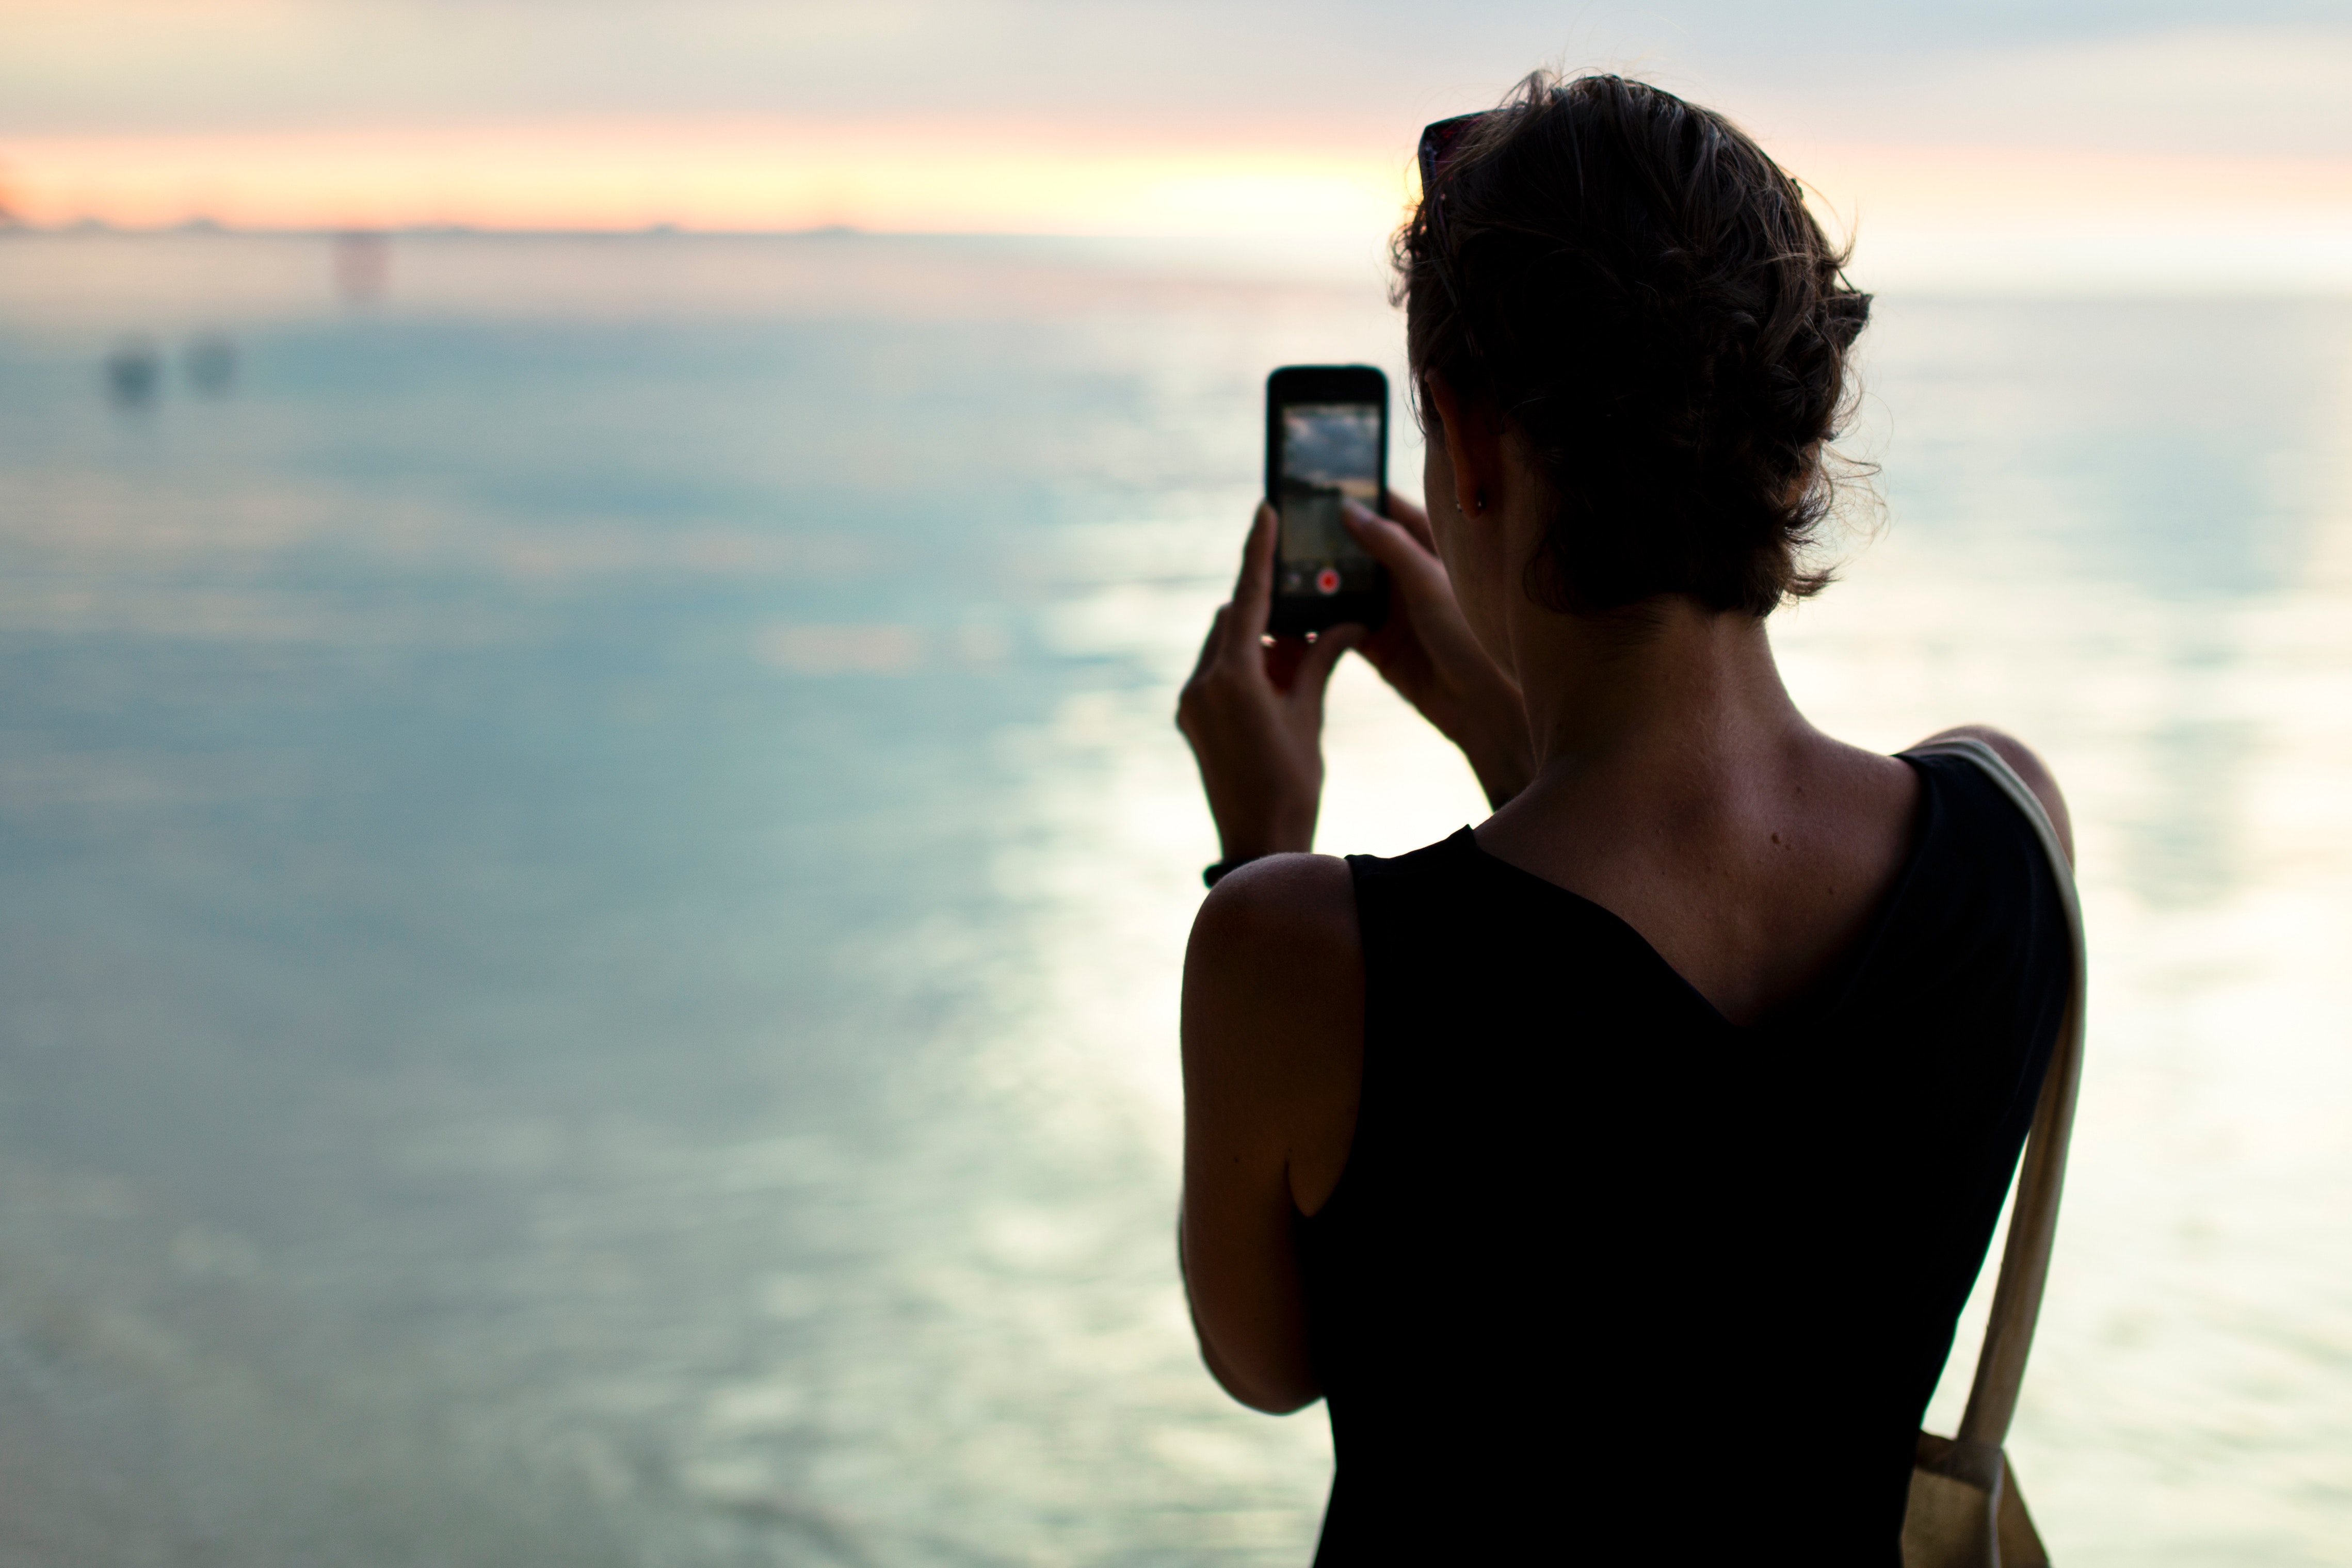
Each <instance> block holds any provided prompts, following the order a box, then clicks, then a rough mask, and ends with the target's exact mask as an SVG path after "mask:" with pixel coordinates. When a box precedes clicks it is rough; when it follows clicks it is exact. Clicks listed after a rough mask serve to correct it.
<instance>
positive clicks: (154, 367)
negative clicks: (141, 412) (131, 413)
mask: <svg viewBox="0 0 2352 1568" xmlns="http://www.w3.org/2000/svg"><path fill="white" fill-rule="evenodd" d="M162 380H163V356H162V355H161V354H159V353H158V352H157V351H156V349H155V345H154V343H153V342H152V341H151V340H148V339H145V338H125V339H124V340H122V341H121V342H120V343H117V344H116V345H115V346H114V349H113V350H112V351H111V352H110V353H109V354H108V355H107V356H106V395H107V400H108V401H109V402H112V403H113V404H114V406H115V407H117V408H144V407H145V406H147V405H148V404H149V403H151V402H154V401H155V393H156V391H157V388H158V386H159V384H160V383H161V382H162Z"/></svg>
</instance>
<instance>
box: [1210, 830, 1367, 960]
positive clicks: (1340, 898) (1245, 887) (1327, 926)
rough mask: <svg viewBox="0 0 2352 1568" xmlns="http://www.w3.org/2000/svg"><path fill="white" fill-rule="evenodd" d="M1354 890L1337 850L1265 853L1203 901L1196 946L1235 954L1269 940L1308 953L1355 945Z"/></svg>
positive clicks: (1238, 868)
mask: <svg viewBox="0 0 2352 1568" xmlns="http://www.w3.org/2000/svg"><path fill="white" fill-rule="evenodd" d="M1356 940H1357V938H1356V890H1355V879H1354V876H1353V873H1350V872H1349V869H1348V862H1346V861H1343V860H1340V859H1339V857H1337V856H1335V855H1315V854H1285V855H1267V856H1265V858H1264V859H1263V860H1254V861H1251V862H1248V863H1247V864H1244V865H1241V866H1236V867H1235V868H1234V870H1233V871H1231V872H1229V873H1226V874H1225V875H1224V876H1223V877H1222V878H1220V879H1219V880H1218V882H1217V885H1216V886H1214V887H1213V888H1211V889H1210V890H1209V896H1208V897H1207V898H1206V899H1204V900H1202V904H1201V912H1200V914H1199V915H1196V916H1194V918H1193V921H1192V945H1193V946H1194V948H1196V949H1197V948H1199V947H1200V946H1201V945H1202V943H1203V942H1207V943H1210V944H1213V945H1214V946H1215V947H1216V948H1217V949H1219V950H1220V951H1221V952H1222V951H1230V952H1232V953H1233V955H1234V956H1244V954H1245V953H1246V952H1247V951H1248V950H1250V949H1255V948H1257V947H1260V946H1263V945H1264V944H1266V943H1268V942H1273V943H1278V944H1281V945H1282V946H1285V947H1286V948H1290V949H1293V950H1294V956H1310V954H1311V953H1312V951H1313V950H1316V949H1321V948H1330V947H1334V946H1344V947H1346V948H1349V949H1350V950H1352V949H1353V948H1354V947H1355V946H1356Z"/></svg>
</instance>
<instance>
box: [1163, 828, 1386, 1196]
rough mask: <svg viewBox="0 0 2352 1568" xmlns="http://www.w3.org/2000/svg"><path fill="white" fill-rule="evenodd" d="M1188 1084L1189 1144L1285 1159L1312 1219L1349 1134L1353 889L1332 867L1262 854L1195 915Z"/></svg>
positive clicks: (1353, 1075)
mask: <svg viewBox="0 0 2352 1568" xmlns="http://www.w3.org/2000/svg"><path fill="white" fill-rule="evenodd" d="M1182 1038H1183V1056H1184V1081H1185V1086H1186V1088H1185V1092H1186V1104H1187V1107H1188V1117H1189V1118H1190V1119H1191V1120H1192V1123H1193V1124H1194V1127H1195V1130H1196V1132H1207V1131H1211V1130H1212V1129H1213V1133H1214V1135H1215V1136H1216V1137H1218V1138H1220V1139H1222V1138H1223V1137H1225V1136H1236V1137H1240V1138H1244V1139H1249V1140H1255V1139H1261V1138H1262V1139H1265V1140H1268V1141H1270V1142H1271V1143H1274V1144H1278V1145H1280V1146H1281V1147H1282V1148H1283V1150H1284V1151H1285V1156H1284V1157H1285V1160H1286V1164H1287V1166H1288V1176H1289V1180H1290V1183H1291V1185H1292V1196H1293V1197H1294V1198H1295V1199H1296V1200H1297V1203H1298V1207H1300V1209H1301V1211H1302V1212H1305V1213H1308V1214H1312V1213H1313V1212H1315V1210H1316V1209H1317V1208H1318V1207H1320V1205H1321V1203H1322V1199H1323V1197H1325V1196H1326V1195H1328V1191H1329V1189H1330V1186H1332V1184H1334V1183H1336V1182H1337V1180H1338V1178H1339V1167H1340V1166H1341V1165H1342V1164H1344V1162H1345V1160H1346V1157H1347V1148H1348V1144H1349V1139H1350V1138H1351V1137H1352V1135H1353V1132H1354V1127H1355V1103H1356V1094H1357V1092H1358V1087H1359V1085H1360V1080H1361V1074H1362V1071H1363V1038H1364V956H1363V946H1362V938H1361V936H1360V932H1359V928H1358V926H1357V922H1356V894H1355V886H1354V879H1353V877H1352V875H1351V873H1349V869H1348V864H1347V862H1345V861H1341V860H1337V859H1334V858H1332V857H1331V856H1328V855H1309V854H1286V855H1270V856H1268V857H1267V858H1265V860H1262V861H1253V862H1250V863H1249V864H1247V865H1245V866H1243V867H1241V868H1240V869H1239V870H1237V871H1234V873H1231V874H1230V875H1228V876H1226V877H1225V878H1224V879H1223V880H1222V881H1220V882H1219V883H1217V885H1216V886H1215V888H1213V890H1211V892H1210V894H1209V896H1208V898H1207V899H1206V900H1205V901H1204V902H1203V903H1202V905H1201V913H1200V915H1198V916H1197V917H1195V919H1194V920H1193V922H1192V945H1191V946H1190V947H1188V948H1187V949H1186V952H1185V955H1184V1018H1183V1030H1182Z"/></svg>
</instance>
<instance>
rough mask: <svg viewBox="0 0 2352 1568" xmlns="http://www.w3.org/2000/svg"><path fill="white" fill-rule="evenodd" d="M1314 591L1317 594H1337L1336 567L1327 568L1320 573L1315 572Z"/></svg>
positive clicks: (1337, 571)
mask: <svg viewBox="0 0 2352 1568" xmlns="http://www.w3.org/2000/svg"><path fill="white" fill-rule="evenodd" d="M1315 591H1316V592H1318V593H1337V592H1339V568H1337V567H1331V566H1327V567H1325V568H1324V569H1323V570H1321V571H1318V572H1317V573H1316V574H1315Z"/></svg>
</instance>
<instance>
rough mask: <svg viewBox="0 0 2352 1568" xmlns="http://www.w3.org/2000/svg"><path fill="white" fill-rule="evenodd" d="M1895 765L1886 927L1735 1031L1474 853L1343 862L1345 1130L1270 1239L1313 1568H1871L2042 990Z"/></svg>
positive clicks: (2027, 917)
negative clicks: (1906, 831)
mask: <svg viewBox="0 0 2352 1568" xmlns="http://www.w3.org/2000/svg"><path fill="white" fill-rule="evenodd" d="M1906 760H1907V761H1909V762H1910V763H1911V765H1912V767H1913V768H1916V770H1917V771H1918V774H1919V776H1920V782H1921V800H1920V804H1919V815H1918V819H1917V824H1916V835H1917V836H1916V841H1915V843H1914V845H1913V848H1912V852H1911V856H1910V859H1909V861H1908V862H1906V865H1905V867H1904V869H1903V871H1902V873H1901V874H1900V876H1899V878H1898V880H1897V882H1896V883H1895V889H1894V892H1893V893H1892V894H1890V895H1889V897H1888V899H1887V901H1886V904H1885V907H1884V908H1883V909H1881V910H1880V912H1879V913H1878V915H1877V916H1876V917H1875V919H1874V922H1873V924H1872V925H1871V926H1870V927H1869V928H1868V930H1867V932H1866V934H1865V935H1864V937H1863V938H1862V940H1861V941H1860V942H1859V943H1858V944H1857V945H1856V946H1855V948H1854V950H1853V952H1852V953H1850V954H1849V955H1848V956H1846V958H1845V959H1844V960H1843V964H1842V965H1841V967H1839V968H1838V969H1837V970H1836V971H1835V972H1834V973H1833V974H1832V976H1831V977H1829V978H1828V979H1827V980H1826V981H1825V982H1824V983H1823V984H1822V985H1821V986H1819V987H1817V988H1815V990H1814V992H1813V993H1812V995H1811V997H1810V998H1807V999H1806V1000H1805V1001H1803V1002H1801V1003H1800V1004H1799V1005H1797V1006H1796V1007H1794V1008H1792V1009H1787V1010H1785V1011H1783V1012H1782V1013H1780V1014H1777V1015H1775V1016H1774V1017H1772V1018H1771V1019H1769V1020H1767V1021H1765V1022H1764V1023H1761V1024H1759V1025H1757V1026H1755V1027H1752V1028H1739V1027H1736V1026H1734V1025H1733V1024H1731V1023H1730V1022H1728V1021H1727V1020H1726V1019H1725V1018H1724V1017H1723V1015H1722V1014H1720V1013H1719V1012H1717V1010H1716V1009H1714V1007H1713V1006H1711V1005H1710V1004H1709V1003H1708V1002H1707V1001H1706V998H1704V997H1702V996H1701V995H1700V994H1699V993H1698V992H1697V991H1696V990H1695V989H1693V988H1691V986H1690V985H1689V984H1688V983H1687V982H1686V981H1685V980H1684V979H1683V978H1682V977H1681V976H1680V975H1679V974H1677V973H1676V972H1675V970H1674V969H1673V968H1671V967H1668V965H1667V964H1666V962H1665V960H1664V959H1663V958H1661V957H1660V956H1658V954H1657V952H1656V951H1655V949H1654V948H1652V947H1651V946H1650V945H1649V944H1648V943H1647V942H1645V941H1644V940H1643V938H1642V937H1641V936H1639V935H1638V934H1637V933H1635V932H1634V930H1633V928H1632V927H1631V926H1629V925H1626V924H1625V923H1624V922H1623V921H1622V920H1620V919H1618V918H1617V917H1616V916H1615V915H1612V914H1610V913H1609V912H1608V911H1607V910H1605V909H1603V908H1601V906H1600V905H1598V904H1593V903H1591V901H1589V900H1587V899H1584V898H1580V897H1579V896H1577V895H1576V894H1572V893H1570V892H1568V891H1566V890H1565V889H1563V888H1560V887H1558V886H1555V885H1554V884H1552V883H1548V882H1546V881H1544V880H1543V879H1541V878H1539V877H1537V876H1534V875H1531V874H1529V873H1526V872H1523V871H1520V870H1518V869H1517V868H1516V867H1514V866H1511V865H1508V864H1507V863H1505V862H1502V861H1498V860H1496V859H1494V858H1493V857H1492V856H1489V855H1487V854H1486V853H1485V852H1483V851H1481V850H1480V849H1479V848H1478V846H1477V842H1476V841H1475V839H1474V838H1473V837H1472V836H1471V832H1470V830H1468V829H1467V828H1465V829H1464V830H1463V831H1460V832H1458V833H1456V834H1454V836H1453V837H1452V838H1450V839H1447V840H1446V841H1444V842H1443V843H1438V844H1433V845H1431V846H1430V847H1429V848H1427V849H1424V850H1420V851H1417V852H1414V853H1412V854H1409V855H1405V856H1402V857H1401V858H1399V859H1396V860H1381V859H1377V858H1374V857H1371V856H1355V857H1351V858H1350V859H1349V867H1350V868H1351V869H1352V871H1353V872H1354V876H1355V890H1356V905H1357V913H1358V918H1359V920H1360V924H1361V927H1362V932H1363V946H1364V975H1365V1009H1364V1076H1363V1099H1362V1104H1361V1109H1360V1111H1359V1112H1358V1113H1357V1121H1356V1133H1355V1141H1354V1143H1353V1145H1351V1147H1350V1149H1349V1155H1348V1164H1347V1168H1346V1170H1345V1172H1344V1173H1343V1174H1342V1176H1341V1177H1340V1181H1339V1186H1338V1188H1337V1189H1336V1190H1335V1191H1334V1192H1333V1194H1332V1196H1331V1197H1330V1199H1329V1201H1328V1203H1327V1204H1326V1205H1325V1207H1323V1208H1322V1209H1321V1210H1320V1211H1318V1213H1317V1214H1316V1216H1315V1217H1314V1218H1311V1219H1302V1220H1300V1221H1299V1238H1300V1252H1301V1257H1302V1261H1303V1265H1304V1268H1305V1271H1306V1280H1307V1301H1308V1322H1309V1332H1310V1334H1311V1337H1312V1343H1313V1346H1314V1353H1315V1358H1316V1365H1317V1371H1318V1375H1319V1377H1320V1379H1321V1383H1322V1386H1323V1389H1324V1391H1325V1395H1326V1397H1327V1399H1328V1404H1329V1406H1330V1412H1331V1430H1332V1440H1333V1445H1334V1448H1335V1449H1336V1451H1337V1456H1338V1474H1337V1477H1336V1479H1334V1481H1333V1483H1332V1488H1331V1501H1330V1508H1329V1511H1328V1514H1327V1515H1326V1517H1325V1520H1324V1525H1323V1540H1322V1546H1321V1549H1320V1550H1319V1551H1318V1553H1317V1555H1316V1563H1317V1564H1318V1568H1333V1565H1341V1564H1353V1563H1457V1562H1458V1563H1474V1562H1484V1563H1506V1562H1508V1563H1584V1562H1590V1563H1642V1564H1651V1563H1706V1564H1708V1565H1709V1568H1714V1565H1717V1564H1721V1563H1733V1562H1745V1561H1749V1560H1757V1561H1763V1560H1768V1559H1779V1558H1783V1557H1786V1558H1790V1559H1791V1560H1801V1561H1804V1562H1807V1563H1814V1564H1822V1565H1828V1564H1843V1563H1866V1564H1870V1565H1872V1568H1894V1565H1895V1564H1896V1563H1898V1562H1899V1557H1900V1552H1899V1546H1898V1542H1899V1538H1900V1534H1901V1530H1902V1521H1903V1510H1904V1503H1905V1498H1906V1490H1907V1488H1908V1485H1909V1476H1910V1470H1911V1462H1912V1450H1913V1447H1914V1443H1915V1440H1916V1434H1917V1431H1918V1427H1919V1418H1920V1415H1921V1413H1922V1411H1923V1410H1924V1409H1925V1408H1926V1406H1927V1399H1928V1396H1930V1395H1931V1394H1932V1393H1933V1392H1934V1391H1935V1386H1936V1382H1937V1376H1938V1375H1939V1374H1940V1372H1941V1370H1942V1367H1943V1364H1944V1359H1945V1355H1946V1354H1947V1352H1948V1350H1949V1349H1950V1347H1951V1342H1952V1334H1953V1326H1954V1321H1955V1319H1956V1318H1957V1317H1958V1313H1959V1310H1960V1307H1961V1305H1962V1303H1963V1302H1964V1301H1966V1300H1967V1298H1968V1293H1969V1286H1970V1284H1971V1282H1972V1281H1974V1279H1975V1277H1976V1274H1977V1270H1978V1269H1979V1265H1980V1264H1981V1263H1982V1261H1983V1260H1984V1256H1985V1250H1986V1247H1987V1244H1988V1242H1989V1241H1990V1237H1991V1234H1992V1229H1993V1226H1994V1223H1995V1220H1996V1219H1997V1218H1998V1217H1999V1214H2000V1206H2001V1199H2002V1197H2003V1194H2004V1192H2005V1191H2006V1189H2007V1186H2008V1183H2009V1178H2010V1174H2011V1170H2012V1168H2013V1167H2014V1166H2015V1165H2016V1162H2017V1156H2018V1151H2019V1149H2020V1147H2021V1145H2022V1144H2023V1142H2024V1138H2025V1131H2026V1126H2027V1124H2028V1123H2029V1122H2030V1121H2031V1119H2032V1110H2033V1102H2034V1098H2035V1095H2036V1093H2037V1092H2038V1090H2039V1088H2040V1085H2041V1081H2042V1070H2043V1068H2044V1067H2045V1066H2046V1065H2047V1064H2048V1061H2049V1058H2050V1052H2051V1049H2052V1046H2053V1043H2054V1041H2055V1040H2056V1037H2057V1032H2058V1027H2059V1022H2060V1015H2061V1013H2062V1012H2063V1009H2064V1006H2065V1000H2066V993H2067V987H2068V979H2069V976H2070V968H2069V965H2070V962H2071V955H2070V951H2069V947H2068V940H2067V928H2066V916H2065V913H2064V910H2063V906H2062V904H2060V902H2059V894H2058V889H2057V885H2056V883H2055V881H2054V880H2053V876H2052V873H2051V871H2050V867H2049V864H2048V862H2047V860H2046V858H2045V856H2044V853H2043V851H2042V847H2041V843H2040V841H2039V840H2038V839H2037V838H2036V837H2035V835H2034V832H2033V830H2032V826H2031V825H2030V824H2029V823H2028V822H2027V821H2025V819H2024V818H2023V817H2022V816H2021V814H2020V813H2019V811H2018V809H2017V808H2016V806H2015V805H2014V804H2012V803H2011V801H2010V800H2009V799H2008V798H2007V797H2006V796H2004V795H2002V794H2001V793H2000V790H1999V789H1998V788H1997V787H1996V786H1995V785H1994V784H1993V783H1992V782H1991V781H1990V779H1987V778H1986V777H1985V776H1984V775H1983V774H1982V773H1981V772H1980V771H1979V769H1978V768H1977V767H1976V766H1975V765H1974V764H1973V763H1970V762H1969V761H1967V760H1965V759H1963V758H1947V757H1921V758H1906Z"/></svg>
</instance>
